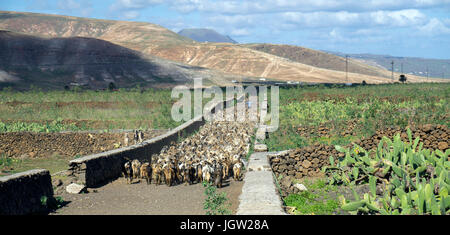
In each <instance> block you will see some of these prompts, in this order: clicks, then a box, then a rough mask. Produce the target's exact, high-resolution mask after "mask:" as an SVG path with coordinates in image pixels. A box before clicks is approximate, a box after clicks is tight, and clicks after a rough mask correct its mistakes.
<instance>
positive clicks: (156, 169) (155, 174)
mask: <svg viewBox="0 0 450 235" xmlns="http://www.w3.org/2000/svg"><path fill="white" fill-rule="evenodd" d="M152 168H153V171H152V178H153V179H154V181H155V184H156V185H160V184H161V172H162V169H161V167H160V166H159V165H158V164H156V163H155V164H153V167H152Z"/></svg>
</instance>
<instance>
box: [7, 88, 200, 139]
mask: <svg viewBox="0 0 450 235" xmlns="http://www.w3.org/2000/svg"><path fill="white" fill-rule="evenodd" d="M192 97H193V96H192ZM192 99H193V98H192ZM176 101H178V99H172V98H171V90H170V89H147V90H145V91H141V90H139V89H131V90H120V91H116V92H109V91H92V90H85V91H45V92H44V91H41V90H39V89H35V90H31V91H26V92H17V91H12V90H8V89H4V90H3V91H0V132H11V131H34V132H60V131H66V130H69V131H80V130H112V129H143V130H148V129H169V128H174V127H176V126H178V125H180V124H181V123H182V122H175V121H174V120H172V117H171V109H172V105H173V104H174V103H175V102H176ZM207 101H208V99H203V103H205V102H207Z"/></svg>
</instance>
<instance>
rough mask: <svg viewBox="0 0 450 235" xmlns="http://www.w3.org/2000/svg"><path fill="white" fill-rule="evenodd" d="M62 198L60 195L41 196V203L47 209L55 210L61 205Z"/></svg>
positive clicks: (62, 202)
mask: <svg viewBox="0 0 450 235" xmlns="http://www.w3.org/2000/svg"><path fill="white" fill-rule="evenodd" d="M63 204H64V199H63V198H62V197H61V196H57V197H50V198H49V197H47V196H42V197H41V205H42V206H44V207H46V208H47V209H48V210H56V209H59V208H61V207H62V206H63Z"/></svg>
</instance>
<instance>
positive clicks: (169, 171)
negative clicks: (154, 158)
mask: <svg viewBox="0 0 450 235" xmlns="http://www.w3.org/2000/svg"><path fill="white" fill-rule="evenodd" d="M164 176H165V179H166V184H167V186H169V187H170V186H172V183H173V180H174V177H175V172H174V170H173V168H172V166H171V165H170V164H169V165H166V167H165V168H164Z"/></svg>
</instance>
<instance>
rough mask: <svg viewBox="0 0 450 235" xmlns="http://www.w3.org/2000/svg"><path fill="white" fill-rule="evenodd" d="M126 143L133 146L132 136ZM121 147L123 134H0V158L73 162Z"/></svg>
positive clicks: (153, 133) (147, 134)
mask: <svg viewBox="0 0 450 235" xmlns="http://www.w3.org/2000/svg"><path fill="white" fill-rule="evenodd" d="M164 132H165V130H155V131H146V132H144V137H145V139H148V138H152V137H156V136H158V135H161V134H163V133H164ZM128 138H129V139H130V140H129V143H130V144H133V140H132V138H133V133H131V132H129V134H128ZM119 143H120V146H124V133H123V132H122V133H88V132H68V133H32V132H9V133H0V155H4V156H5V157H12V158H21V159H29V158H32V159H33V158H42V157H49V156H54V155H59V156H61V157H64V158H73V157H76V156H84V155H89V154H94V153H100V152H104V151H108V150H112V149H115V148H117V146H118V145H117V144H119Z"/></svg>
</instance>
